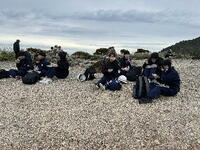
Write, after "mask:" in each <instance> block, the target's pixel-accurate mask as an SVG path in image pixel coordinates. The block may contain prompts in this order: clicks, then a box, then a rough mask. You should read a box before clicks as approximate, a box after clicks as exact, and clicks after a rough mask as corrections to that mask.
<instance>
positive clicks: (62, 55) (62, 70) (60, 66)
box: [52, 51, 69, 79]
mask: <svg viewBox="0 0 200 150" xmlns="http://www.w3.org/2000/svg"><path fill="white" fill-rule="evenodd" d="M58 56H59V60H58V61H57V64H52V66H53V67H54V69H55V76H56V77H57V78H58V79H65V78H67V76H68V75H69V63H68V61H67V58H66V56H67V53H66V52H64V51H62V52H59V53H58Z"/></svg>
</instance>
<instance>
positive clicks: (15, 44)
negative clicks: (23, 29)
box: [13, 40, 20, 58]
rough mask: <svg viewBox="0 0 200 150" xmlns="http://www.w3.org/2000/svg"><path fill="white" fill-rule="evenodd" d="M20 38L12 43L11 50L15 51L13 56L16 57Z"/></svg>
mask: <svg viewBox="0 0 200 150" xmlns="http://www.w3.org/2000/svg"><path fill="white" fill-rule="evenodd" d="M19 43H20V40H16V42H15V43H14V44H13V50H14V52H15V58H17V54H18V53H19V52H20V45H19Z"/></svg>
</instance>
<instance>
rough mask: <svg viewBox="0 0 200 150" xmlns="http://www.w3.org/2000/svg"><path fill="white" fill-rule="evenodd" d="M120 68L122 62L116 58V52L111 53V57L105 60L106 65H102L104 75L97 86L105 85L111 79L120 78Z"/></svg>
mask: <svg viewBox="0 0 200 150" xmlns="http://www.w3.org/2000/svg"><path fill="white" fill-rule="evenodd" d="M120 69H121V67H120V64H119V62H118V61H117V60H116V54H115V53H110V54H109V59H108V60H107V61H105V63H104V65H103V66H102V73H103V77H102V78H101V80H100V81H99V82H98V83H97V84H96V86H97V87H103V86H105V85H106V83H107V82H109V81H110V80H112V79H116V78H118V77H119V72H120Z"/></svg>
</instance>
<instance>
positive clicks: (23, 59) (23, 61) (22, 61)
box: [8, 51, 33, 78]
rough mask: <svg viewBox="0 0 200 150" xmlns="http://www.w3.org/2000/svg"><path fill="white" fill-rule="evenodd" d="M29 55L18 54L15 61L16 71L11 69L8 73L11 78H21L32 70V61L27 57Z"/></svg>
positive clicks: (25, 53) (24, 53) (21, 52)
mask: <svg viewBox="0 0 200 150" xmlns="http://www.w3.org/2000/svg"><path fill="white" fill-rule="evenodd" d="M29 55H30V54H29V53H28V52H23V51H20V52H18V54H17V60H16V67H17V70H15V69H11V70H9V71H8V72H9V75H10V76H11V77H13V78H16V77H23V76H25V75H26V74H27V72H28V71H29V70H33V64H32V59H31V57H29Z"/></svg>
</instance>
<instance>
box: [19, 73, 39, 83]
mask: <svg viewBox="0 0 200 150" xmlns="http://www.w3.org/2000/svg"><path fill="white" fill-rule="evenodd" d="M39 80H40V74H39V73H38V72H35V71H33V72H28V73H27V74H26V75H25V76H24V77H22V82H23V83H24V84H29V85H31V84H35V83H36V82H37V81H39Z"/></svg>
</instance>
